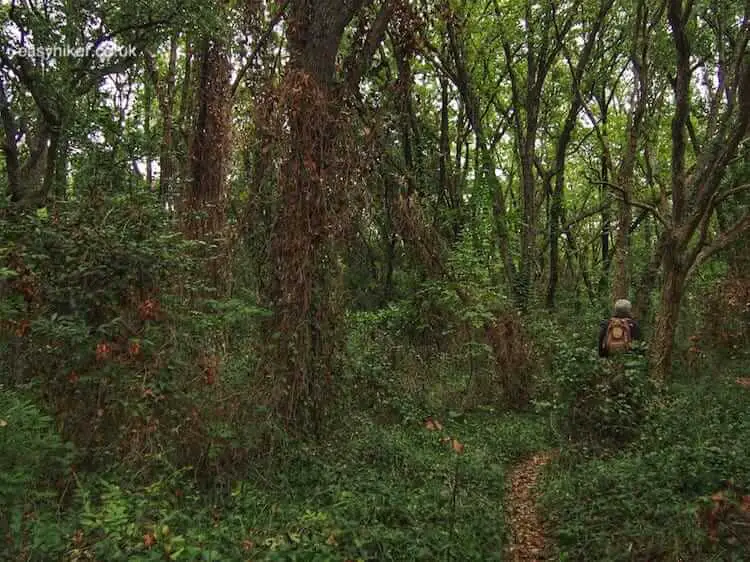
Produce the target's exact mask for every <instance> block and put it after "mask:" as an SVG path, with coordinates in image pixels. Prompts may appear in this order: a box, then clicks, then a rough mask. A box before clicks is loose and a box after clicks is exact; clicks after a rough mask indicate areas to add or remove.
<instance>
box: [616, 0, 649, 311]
mask: <svg viewBox="0 0 750 562" xmlns="http://www.w3.org/2000/svg"><path fill="white" fill-rule="evenodd" d="M648 29H649V18H648V9H647V7H646V2H645V0H639V2H638V5H637V7H636V17H635V22H634V25H633V40H632V48H631V54H630V60H631V63H632V64H631V67H632V69H633V74H634V76H635V86H636V87H635V89H634V90H633V95H632V97H631V106H632V110H631V114H630V116H629V119H628V127H627V133H626V145H625V153H624V154H623V157H622V161H621V162H620V166H619V168H618V170H617V178H616V179H617V184H618V185H617V191H618V192H619V199H620V202H619V207H618V212H617V227H616V232H615V256H614V266H615V267H614V272H613V279H612V300H616V299H622V298H628V296H629V293H630V284H631V281H630V279H631V256H630V223H631V221H632V220H633V213H632V208H631V200H632V198H633V181H634V173H635V163H636V159H637V155H638V145H639V143H640V141H641V137H642V135H643V125H644V121H645V119H644V118H645V115H646V108H647V106H648V92H649V88H650V76H649V60H648V51H649V37H648Z"/></svg>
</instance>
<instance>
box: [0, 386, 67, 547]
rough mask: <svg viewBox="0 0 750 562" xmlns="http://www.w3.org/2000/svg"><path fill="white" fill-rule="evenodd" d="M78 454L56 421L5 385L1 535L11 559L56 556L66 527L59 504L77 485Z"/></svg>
mask: <svg viewBox="0 0 750 562" xmlns="http://www.w3.org/2000/svg"><path fill="white" fill-rule="evenodd" d="M72 462H73V450H72V447H71V446H70V444H68V443H63V441H62V439H61V438H60V436H59V435H58V434H57V432H56V431H55V425H54V422H53V420H52V419H51V418H50V417H49V416H46V415H44V414H43V413H42V412H40V411H39V409H38V408H37V407H36V406H34V405H33V404H32V403H30V402H29V401H28V400H25V399H23V398H21V397H19V396H17V395H16V394H15V393H13V392H10V391H8V390H6V389H3V388H2V387H0V505H2V509H0V536H2V537H3V541H4V550H5V553H4V554H5V558H3V559H6V560H18V559H19V558H23V553H24V552H26V551H27V550H28V549H29V548H32V547H33V548H34V550H35V552H37V553H39V554H51V553H53V552H55V551H57V550H59V548H60V547H61V544H62V543H63V541H64V539H63V536H64V535H63V533H61V532H60V531H59V530H58V527H59V526H62V527H63V528H65V527H66V525H65V522H64V521H63V520H62V518H61V516H60V515H59V514H58V510H57V507H58V503H59V501H62V500H63V499H64V497H63V496H64V495H65V490H66V489H67V488H68V487H69V486H70V485H71V482H70V481H69V477H70V475H71V465H72Z"/></svg>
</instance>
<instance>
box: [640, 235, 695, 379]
mask: <svg viewBox="0 0 750 562" xmlns="http://www.w3.org/2000/svg"><path fill="white" fill-rule="evenodd" d="M675 246H676V241H675V240H672V241H671V242H669V243H668V245H667V247H666V248H665V252H664V260H663V267H664V283H663V285H662V289H661V295H660V301H659V309H658V311H657V314H656V325H655V327H654V334H653V338H652V341H651V348H650V350H649V352H650V358H649V360H650V364H651V372H652V376H653V377H654V378H655V379H656V380H664V379H665V378H666V377H667V375H668V374H669V371H670V370H671V367H672V349H673V347H674V336H675V333H676V331H677V322H678V321H679V319H680V304H681V302H682V295H683V292H684V289H685V281H686V274H687V272H686V271H685V269H684V267H682V266H681V264H680V263H679V260H678V256H677V255H676V254H677V252H678V250H677V248H676V247H675Z"/></svg>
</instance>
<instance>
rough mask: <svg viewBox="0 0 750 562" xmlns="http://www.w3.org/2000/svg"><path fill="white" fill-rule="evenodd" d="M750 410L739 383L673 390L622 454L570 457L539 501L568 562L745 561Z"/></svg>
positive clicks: (546, 483)
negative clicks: (632, 561) (636, 561)
mask: <svg viewBox="0 0 750 562" xmlns="http://www.w3.org/2000/svg"><path fill="white" fill-rule="evenodd" d="M749 406H750V396H748V394H747V393H742V392H737V386H736V385H734V384H733V383H732V382H716V381H710V382H705V381H704V382H700V383H696V382H695V381H691V382H690V384H675V385H674V386H672V387H671V388H668V389H666V390H665V394H664V395H663V396H662V397H661V398H660V399H659V400H658V401H657V402H655V403H654V404H653V405H652V407H651V409H650V412H649V415H648V416H647V419H646V420H645V421H644V424H643V426H642V434H641V436H640V438H639V439H638V440H636V441H634V442H632V443H631V444H630V445H629V446H628V447H626V448H625V449H624V450H621V451H620V452H618V453H616V454H614V455H613V456H610V457H609V458H593V459H592V458H582V457H580V456H578V457H577V456H574V455H567V457H565V458H564V460H561V461H560V462H559V463H558V464H557V466H556V467H553V469H552V470H551V471H550V472H549V473H548V475H547V477H546V478H545V481H544V485H543V487H544V493H543V497H542V506H543V511H544V512H545V514H546V516H547V519H548V523H549V527H550V529H552V530H553V535H554V539H555V540H556V542H557V544H558V548H559V551H560V557H561V559H565V560H607V561H609V560H623V561H624V560H675V561H676V560H737V561H739V560H744V559H746V554H747V549H748V546H749V545H750V533H748V524H749V523H750V504H748V503H747V499H748V497H747V495H748V493H750V479H749V478H750V474H748V471H747V466H748V461H747V459H748V458H750V419H749V418H748V416H747V411H748V407H749Z"/></svg>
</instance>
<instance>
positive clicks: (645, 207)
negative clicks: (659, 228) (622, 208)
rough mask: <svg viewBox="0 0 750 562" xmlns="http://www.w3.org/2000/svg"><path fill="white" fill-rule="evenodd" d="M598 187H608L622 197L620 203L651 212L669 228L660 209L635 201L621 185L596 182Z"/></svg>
mask: <svg viewBox="0 0 750 562" xmlns="http://www.w3.org/2000/svg"><path fill="white" fill-rule="evenodd" d="M594 183H596V184H598V185H603V186H605V187H608V188H609V189H611V190H613V191H615V192H616V193H619V194H620V196H619V197H617V199H619V200H620V201H622V202H624V203H625V204H626V205H632V206H633V207H638V208H639V209H643V210H644V211H648V212H650V213H651V214H652V215H653V216H654V218H655V219H656V220H658V221H659V222H660V223H661V224H662V225H664V226H665V227H668V226H669V223H668V222H667V221H666V220H664V217H663V216H662V215H661V213H660V212H659V209H657V208H656V207H655V206H653V205H650V204H648V203H644V202H642V201H633V200H632V198H631V197H630V196H629V195H628V192H627V190H625V189H624V188H622V187H620V186H619V185H615V184H613V183H610V182H608V181H596V182H594Z"/></svg>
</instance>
